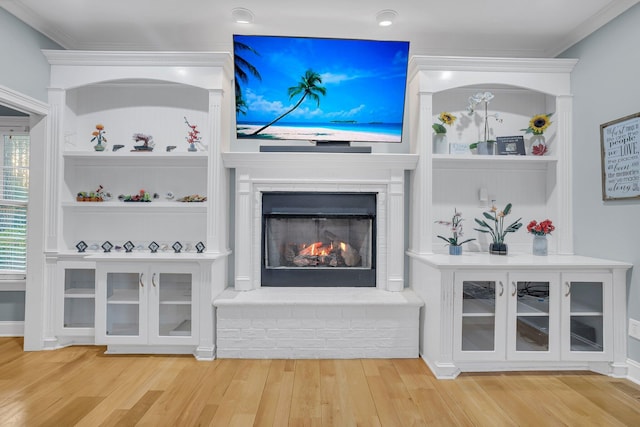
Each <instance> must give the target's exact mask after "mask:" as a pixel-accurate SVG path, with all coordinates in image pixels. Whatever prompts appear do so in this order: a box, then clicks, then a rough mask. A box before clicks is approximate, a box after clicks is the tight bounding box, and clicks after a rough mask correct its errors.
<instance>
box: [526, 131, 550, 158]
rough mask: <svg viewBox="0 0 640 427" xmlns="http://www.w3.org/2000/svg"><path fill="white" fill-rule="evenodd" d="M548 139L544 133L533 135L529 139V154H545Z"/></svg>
mask: <svg viewBox="0 0 640 427" xmlns="http://www.w3.org/2000/svg"><path fill="white" fill-rule="evenodd" d="M546 148H547V144H546V139H545V137H544V135H532V136H531V138H529V140H528V141H527V155H528V156H543V155H544V154H545V153H546V152H547V150H546Z"/></svg>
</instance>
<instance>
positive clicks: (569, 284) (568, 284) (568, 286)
mask: <svg viewBox="0 0 640 427" xmlns="http://www.w3.org/2000/svg"><path fill="white" fill-rule="evenodd" d="M564 285H565V286H566V287H567V293H565V294H564V296H565V297H568V296H569V294H571V283H569V282H564Z"/></svg>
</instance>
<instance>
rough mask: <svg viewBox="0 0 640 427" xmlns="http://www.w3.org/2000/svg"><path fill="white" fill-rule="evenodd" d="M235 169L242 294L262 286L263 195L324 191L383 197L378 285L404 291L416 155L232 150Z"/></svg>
mask: <svg viewBox="0 0 640 427" xmlns="http://www.w3.org/2000/svg"><path fill="white" fill-rule="evenodd" d="M222 157H223V162H224V165H225V167H227V168H235V169H236V174H235V179H236V186H235V211H236V215H235V278H234V285H235V289H236V290H238V291H248V290H252V289H258V288H260V287H261V284H260V256H261V251H260V249H261V219H262V217H261V215H262V198H261V195H262V193H263V192H270V191H304V192H306V191H319V192H336V191H339V192H347V193H348V192H353V193H359V192H369V193H377V233H376V235H377V242H376V245H377V248H376V249H377V265H376V287H377V288H378V289H382V290H388V291H402V290H403V289H404V251H405V242H404V236H405V230H404V224H405V211H404V207H405V204H404V198H405V171H406V170H413V169H415V167H416V164H417V161H418V156H417V155H412V154H368V153H365V154H363V153H314V152H312V153H308V152H282V153H279V152H264V153H262V152H260V153H257V152H249V153H245V152H229V153H223V154H222Z"/></svg>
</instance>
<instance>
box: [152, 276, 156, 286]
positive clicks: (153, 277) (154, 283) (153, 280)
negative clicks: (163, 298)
mask: <svg viewBox="0 0 640 427" xmlns="http://www.w3.org/2000/svg"><path fill="white" fill-rule="evenodd" d="M151 284H152V285H153V287H154V288H155V287H156V273H153V276H151Z"/></svg>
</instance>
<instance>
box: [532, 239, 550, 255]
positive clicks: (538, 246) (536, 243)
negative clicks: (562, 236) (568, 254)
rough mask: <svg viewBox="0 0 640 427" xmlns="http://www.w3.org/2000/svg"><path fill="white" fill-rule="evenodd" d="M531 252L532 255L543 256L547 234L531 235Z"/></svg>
mask: <svg viewBox="0 0 640 427" xmlns="http://www.w3.org/2000/svg"><path fill="white" fill-rule="evenodd" d="M532 252H533V254H534V255H538V256H545V255H547V236H546V235H542V236H540V235H537V234H535V235H534V236H533V246H532Z"/></svg>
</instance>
